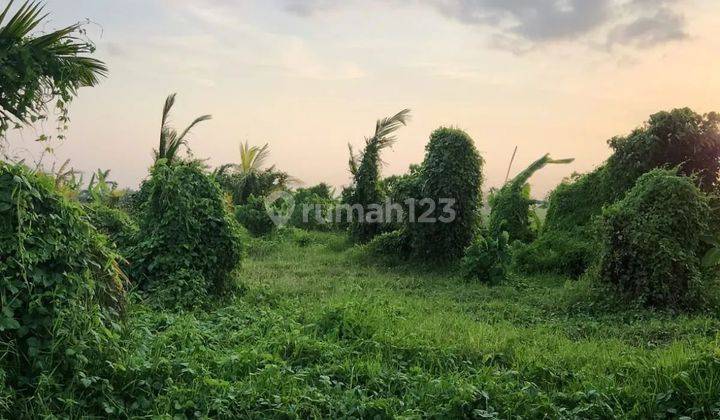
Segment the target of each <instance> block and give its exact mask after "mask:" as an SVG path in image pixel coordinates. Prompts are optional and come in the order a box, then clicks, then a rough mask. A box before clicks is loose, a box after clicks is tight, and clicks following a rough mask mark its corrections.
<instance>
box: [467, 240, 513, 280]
mask: <svg viewBox="0 0 720 420" xmlns="http://www.w3.org/2000/svg"><path fill="white" fill-rule="evenodd" d="M509 239H510V236H509V235H508V233H507V232H501V233H500V234H499V235H496V234H495V233H494V232H493V231H485V232H479V233H478V234H477V235H475V239H474V240H473V242H472V243H471V244H470V246H468V247H467V248H466V249H465V255H464V256H463V259H462V262H461V269H462V271H463V274H464V275H465V277H467V278H470V279H475V280H480V281H481V282H483V283H488V284H500V283H502V282H503V281H505V279H506V278H507V271H508V268H509V266H510V259H511V258H510V246H509Z"/></svg>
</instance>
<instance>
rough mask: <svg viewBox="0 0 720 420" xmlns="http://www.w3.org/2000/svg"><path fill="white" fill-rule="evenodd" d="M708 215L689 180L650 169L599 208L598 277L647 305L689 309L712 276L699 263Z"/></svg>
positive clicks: (704, 202) (701, 196)
mask: <svg viewBox="0 0 720 420" xmlns="http://www.w3.org/2000/svg"><path fill="white" fill-rule="evenodd" d="M709 219H710V207H709V200H708V198H707V196H706V195H705V194H704V193H702V192H701V191H700V190H699V189H698V188H697V187H696V186H695V184H694V183H693V181H692V180H691V179H690V178H686V177H681V176H678V175H677V173H676V172H675V171H669V170H660V169H656V170H653V171H650V172H648V173H647V174H645V175H643V176H641V177H640V179H639V180H638V182H637V184H636V185H635V187H633V188H632V189H631V190H630V191H629V192H628V194H627V195H626V196H625V198H624V199H622V200H621V201H619V202H617V203H616V204H614V205H612V206H610V207H608V208H606V209H605V210H604V211H603V215H602V252H601V258H600V276H601V279H602V280H604V281H607V282H609V283H610V284H612V285H614V286H615V287H616V288H617V289H618V290H619V291H621V292H622V293H623V294H625V295H627V296H629V297H631V298H633V299H637V300H639V301H640V302H642V303H644V304H646V305H650V306H671V307H684V308H690V307H692V306H693V305H694V304H695V303H697V300H698V299H699V297H700V296H701V295H702V294H703V293H705V290H704V289H705V287H707V286H708V280H713V281H714V280H715V278H714V277H715V274H716V273H714V272H711V271H709V270H704V269H703V267H702V265H701V258H702V256H703V255H704V252H705V250H707V248H708V246H707V244H705V243H704V242H703V240H702V239H703V237H704V235H706V234H707V232H708V230H709V226H708V221H709Z"/></svg>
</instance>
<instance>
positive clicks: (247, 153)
mask: <svg viewBox="0 0 720 420" xmlns="http://www.w3.org/2000/svg"><path fill="white" fill-rule="evenodd" d="M269 157H270V149H269V145H268V144H267V143H265V144H264V145H263V146H262V147H258V146H250V144H249V143H248V142H247V141H246V142H245V143H240V164H239V165H238V166H237V168H238V170H239V171H240V173H243V174H247V173H250V172H258V171H260V169H261V168H262V166H263V165H264V164H265V162H266V161H267V160H268V158H269ZM272 168H274V166H273V167H271V169H272Z"/></svg>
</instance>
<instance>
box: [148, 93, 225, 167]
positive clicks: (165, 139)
mask: <svg viewBox="0 0 720 420" xmlns="http://www.w3.org/2000/svg"><path fill="white" fill-rule="evenodd" d="M176 96H177V94H176V93H172V94H170V95H168V97H167V98H166V99H165V105H164V106H163V112H162V120H161V124H160V144H159V146H158V148H157V149H156V150H155V151H154V155H155V160H156V161H157V160H159V159H166V160H167V161H168V162H169V163H172V162H173V161H174V160H175V158H176V156H177V154H178V152H179V151H180V148H181V147H182V146H186V147H187V139H186V137H187V135H188V134H189V133H190V130H192V128H193V127H195V126H196V125H197V124H199V123H201V122H203V121H207V120H209V119H211V118H212V116H210V115H203V116H201V117H198V118H195V120H193V122H192V123H190V125H189V126H187V128H185V130H183V132H182V133H181V134H179V135H178V132H177V130H175V129H174V128H173V127H171V126H170V112H171V111H172V108H173V106H175V98H176Z"/></svg>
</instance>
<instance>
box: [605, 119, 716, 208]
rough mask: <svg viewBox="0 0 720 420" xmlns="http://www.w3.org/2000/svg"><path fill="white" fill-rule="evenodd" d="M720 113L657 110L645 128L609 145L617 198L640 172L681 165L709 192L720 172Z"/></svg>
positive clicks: (682, 172) (610, 163)
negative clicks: (611, 151) (702, 113)
mask: <svg viewBox="0 0 720 420" xmlns="http://www.w3.org/2000/svg"><path fill="white" fill-rule="evenodd" d="M719 124H720V114H717V113H714V112H712V113H709V114H706V115H700V114H697V113H695V112H693V111H692V110H691V109H689V108H681V109H673V110H672V111H669V112H665V111H664V112H658V113H656V114H653V115H651V116H650V120H649V121H648V122H647V124H645V126H644V127H641V128H638V129H636V130H634V131H633V132H632V133H631V134H630V135H628V136H626V137H615V138H613V139H611V140H610V141H609V142H608V144H609V145H610V147H612V149H613V154H612V156H610V158H609V159H608V174H609V175H610V178H611V179H610V182H611V184H612V186H613V189H614V191H613V192H614V197H615V198H616V199H619V198H622V196H623V195H624V194H625V192H626V191H627V190H628V189H630V188H632V186H633V185H634V184H635V181H636V180H637V179H638V178H639V177H640V175H642V174H644V173H646V172H648V171H650V170H652V169H655V168H661V167H666V168H674V167H678V168H679V173H680V174H681V175H692V174H694V175H695V177H694V179H695V181H696V183H697V185H698V186H699V187H700V188H701V189H703V190H704V191H706V192H707V191H710V190H711V189H712V188H713V187H714V186H715V185H716V184H717V181H718V174H719V173H720V172H719V171H720V128H719V127H718V125H719Z"/></svg>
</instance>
